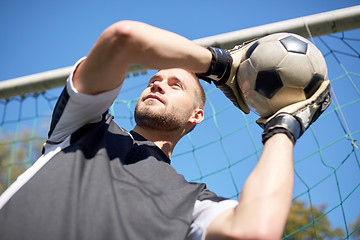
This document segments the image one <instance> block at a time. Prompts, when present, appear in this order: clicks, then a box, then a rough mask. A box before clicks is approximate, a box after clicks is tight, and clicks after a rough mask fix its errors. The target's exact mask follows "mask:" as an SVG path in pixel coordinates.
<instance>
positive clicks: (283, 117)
mask: <svg viewBox="0 0 360 240" xmlns="http://www.w3.org/2000/svg"><path fill="white" fill-rule="evenodd" d="M330 88H331V85H330V81H329V80H324V81H323V82H322V84H321V85H320V87H319V88H318V90H317V91H316V92H315V93H314V94H313V95H312V96H311V97H310V98H308V99H306V100H304V101H301V102H298V103H294V104H291V105H289V106H287V107H284V108H282V109H280V110H279V111H277V112H276V113H275V114H273V115H272V116H271V117H269V118H259V119H258V120H257V121H256V122H257V123H258V124H259V125H260V127H262V128H263V129H264V132H263V134H262V142H263V143H265V142H266V141H267V140H268V139H269V138H270V137H271V136H273V135H274V134H276V133H285V134H286V135H287V136H288V137H289V138H290V140H291V141H292V142H293V143H294V144H295V142H296V140H297V139H298V138H299V137H300V136H301V135H302V134H303V133H304V132H305V130H306V129H308V128H309V126H310V124H312V123H313V122H314V121H315V120H316V119H318V117H319V116H320V115H321V114H322V113H323V112H324V111H325V109H326V108H327V107H328V106H329V105H330V103H331V92H330Z"/></svg>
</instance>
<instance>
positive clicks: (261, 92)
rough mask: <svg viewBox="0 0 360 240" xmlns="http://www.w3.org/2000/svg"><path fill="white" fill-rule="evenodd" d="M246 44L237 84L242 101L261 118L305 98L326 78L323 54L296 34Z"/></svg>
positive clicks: (284, 34) (271, 37) (267, 37)
mask: <svg viewBox="0 0 360 240" xmlns="http://www.w3.org/2000/svg"><path fill="white" fill-rule="evenodd" d="M250 44H251V45H250V46H249V47H248V49H247V52H246V58H245V60H244V61H243V62H241V64H240V66H239V70H238V73H237V81H238V84H239V87H240V89H241V92H242V94H243V97H244V100H245V102H246V103H247V105H248V106H249V108H250V109H251V110H252V111H253V112H255V113H257V114H258V115H260V116H261V117H268V116H271V115H272V114H274V113H275V112H277V111H278V110H280V109H281V108H283V107H285V106H288V105H290V104H292V103H296V102H299V101H302V100H305V99H308V98H309V97H311V96H312V95H313V94H314V92H315V91H316V90H317V89H318V88H319V86H320V84H321V83H322V81H324V79H326V78H327V67H326V62H325V59H324V57H323V55H322V54H321V52H320V51H319V49H317V48H316V47H315V45H314V44H312V43H311V42H310V41H308V40H307V39H305V38H303V37H301V36H299V35H296V34H291V33H276V34H272V35H268V36H266V37H263V38H260V39H258V40H257V41H254V42H252V43H250Z"/></svg>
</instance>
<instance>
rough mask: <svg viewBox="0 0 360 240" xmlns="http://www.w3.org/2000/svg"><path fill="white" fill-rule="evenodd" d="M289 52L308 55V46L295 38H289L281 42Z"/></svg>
mask: <svg viewBox="0 0 360 240" xmlns="http://www.w3.org/2000/svg"><path fill="white" fill-rule="evenodd" d="M280 42H281V44H282V45H283V46H284V47H285V49H286V50H287V51H288V52H294V53H302V54H306V51H307V48H308V44H307V43H306V42H304V41H302V40H300V39H298V38H296V37H294V36H288V37H286V38H283V39H281V40H280Z"/></svg>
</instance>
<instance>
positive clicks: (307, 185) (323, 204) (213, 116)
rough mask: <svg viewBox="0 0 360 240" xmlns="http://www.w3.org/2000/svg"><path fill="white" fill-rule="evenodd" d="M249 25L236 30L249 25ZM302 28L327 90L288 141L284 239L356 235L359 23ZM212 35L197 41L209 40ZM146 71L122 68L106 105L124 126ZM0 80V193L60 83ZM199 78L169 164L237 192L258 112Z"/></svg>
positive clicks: (250, 158) (45, 124)
mask: <svg viewBox="0 0 360 240" xmlns="http://www.w3.org/2000/svg"><path fill="white" fill-rule="evenodd" d="M304 19H305V18H304ZM254 29H255V30H256V32H257V31H258V29H259V28H254ZM254 29H245V30H242V32H248V33H253V32H254V31H255V30H254ZM267 29H269V28H267ZM294 29H295V28H294ZM264 31H265V30H264ZM274 31H278V29H275V30H274ZM302 31H303V34H302V35H304V36H306V37H313V38H312V41H314V43H315V45H316V46H317V47H318V48H319V49H320V50H321V52H322V53H323V55H324V56H325V59H326V62H327V65H328V73H329V78H330V80H331V83H332V91H333V96H334V97H333V102H332V104H331V106H330V107H329V108H328V109H327V110H326V111H325V112H324V114H323V115H322V116H321V117H320V118H319V119H318V121H317V122H315V123H314V124H313V125H312V126H311V127H310V128H309V129H308V130H307V132H306V133H305V134H304V135H303V136H302V137H301V138H300V139H299V141H298V142H297V143H296V146H295V152H294V166H295V188H294V195H293V207H292V211H291V214H290V216H289V220H288V224H287V226H286V229H285V230H284V239H327V238H331V237H333V238H338V239H349V238H350V239H352V238H354V239H356V238H360V204H359V199H360V188H359V186H360V162H359V157H358V155H359V148H358V146H359V144H358V142H357V140H358V138H359V135H360V70H359V69H360V68H359V66H360V29H354V30H347V29H346V31H343V32H338V33H334V34H326V35H323V34H321V33H320V34H316V32H314V31H312V28H311V24H305V25H304V27H303V29H302ZM294 32H296V31H295V30H294ZM267 33H272V32H269V31H268V32H267ZM314 33H315V34H314ZM261 34H262V33H260V34H259V35H261ZM319 35H321V36H319ZM218 37H220V36H218ZM222 37H223V38H226V37H228V36H222ZM250 37H251V36H250V35H249V36H248V38H250ZM214 39H215V38H209V39H200V40H199V41H198V42H199V43H202V44H203V45H209V44H212V42H211V41H213V40H214ZM243 40H247V39H243ZM207 41H210V42H209V43H208V42H207ZM232 41H233V40H229V41H227V43H226V44H228V45H231V44H233V43H234V42H232ZM237 41H240V40H239V39H237ZM214 42H217V41H214ZM224 42H226V41H224ZM239 43H240V42H237V44H239ZM224 44H225V43H224ZM217 45H218V46H220V47H224V46H225V45H222V43H221V42H220V43H218V44H217ZM75 61H76V59H74V62H75ZM67 71H68V70H67ZM153 73H154V72H153V71H152V70H145V69H143V68H139V69H135V70H133V71H132V73H129V76H128V78H131V80H128V79H126V80H125V83H124V86H123V89H122V91H121V93H120V94H119V96H118V98H117V99H116V100H115V102H114V103H113V105H112V106H111V108H110V113H111V114H112V115H114V117H115V121H116V122H117V123H118V124H119V125H120V126H122V127H124V128H125V129H127V130H131V129H132V128H133V127H134V124H135V122H134V117H133V110H134V107H135V103H136V100H137V97H138V96H139V95H140V93H141V92H142V90H143V88H144V87H145V86H146V84H147V81H148V79H149V77H150V76H151V75H152V74H153ZM62 78H63V77H62ZM62 81H63V80H62ZM27 84H28V83H27ZM36 84H37V83H34V85H36ZM62 84H63V82H62ZM2 85H5V83H3V82H0V95H1V97H2V99H1V100H0V193H1V192H2V191H4V190H5V189H6V188H7V187H8V186H9V185H10V184H11V183H12V182H13V181H14V180H15V179H16V178H17V177H18V176H19V174H21V173H22V172H23V171H25V170H26V169H27V168H29V167H30V166H31V165H32V164H33V163H34V162H35V161H36V160H37V158H38V157H39V156H40V154H41V147H42V144H43V143H44V141H45V140H46V136H47V131H48V128H49V123H50V118H51V114H52V110H53V108H54V105H55V103H56V101H57V98H58V96H59V94H60V92H61V90H62V87H58V88H53V89H48V90H46V86H44V85H46V84H43V85H42V87H41V88H40V89H38V90H33V89H36V88H32V87H30V89H32V90H30V91H33V92H30V93H26V94H20V95H18V96H10V95H6V94H7V92H6V91H12V90H14V89H10V90H6V89H5V90H2V89H4V88H1V86H2ZM30 85H31V84H30ZM60 85H61V84H60ZM202 85H203V87H204V89H205V92H206V97H207V102H206V107H205V120H204V122H203V123H202V124H200V125H199V126H197V128H196V129H195V130H194V131H193V132H191V133H190V134H188V135H187V136H185V137H184V138H183V139H182V140H181V141H180V142H179V143H178V145H177V147H176V148H175V151H174V153H173V156H172V165H173V166H174V167H175V169H176V170H177V171H178V172H179V173H181V174H183V175H184V176H185V178H186V179H187V180H189V181H196V182H204V183H206V184H207V186H208V188H209V189H211V190H212V191H214V192H216V193H217V194H218V195H221V196H224V197H228V198H234V199H237V198H238V197H239V196H240V195H241V189H242V185H243V184H244V181H245V180H246V178H247V176H248V175H249V173H250V172H251V170H252V169H253V167H254V166H255V164H256V162H257V160H258V158H259V157H260V154H261V151H262V147H263V146H262V143H261V132H262V130H261V129H260V127H259V126H257V124H256V122H255V121H256V119H257V118H258V116H257V115H255V114H254V113H250V114H248V115H245V114H243V113H242V112H241V111H239V110H238V109H236V108H235V107H234V106H233V105H232V103H231V102H230V101H229V100H228V99H226V98H225V96H224V95H223V94H222V93H221V92H220V91H219V90H218V89H216V88H215V86H214V85H213V84H207V83H202ZM50 88H52V87H50Z"/></svg>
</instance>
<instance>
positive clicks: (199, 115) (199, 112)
mask: <svg viewBox="0 0 360 240" xmlns="http://www.w3.org/2000/svg"><path fill="white" fill-rule="evenodd" d="M202 120H204V110H203V109H201V108H196V109H194V111H193V114H192V115H191V116H190V118H189V120H188V122H189V123H192V124H195V125H197V124H199V123H201V122H202Z"/></svg>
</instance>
